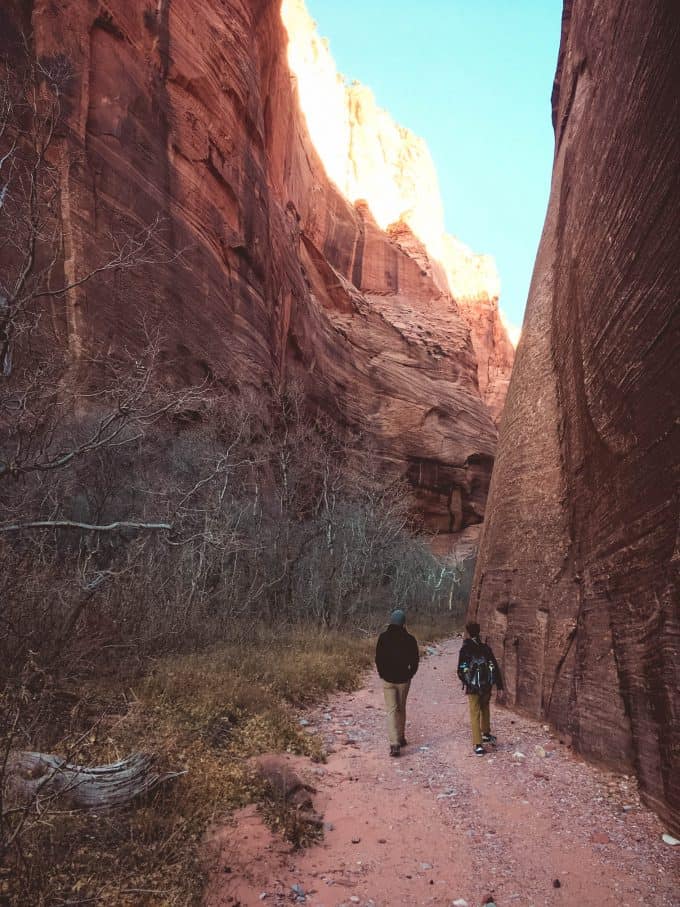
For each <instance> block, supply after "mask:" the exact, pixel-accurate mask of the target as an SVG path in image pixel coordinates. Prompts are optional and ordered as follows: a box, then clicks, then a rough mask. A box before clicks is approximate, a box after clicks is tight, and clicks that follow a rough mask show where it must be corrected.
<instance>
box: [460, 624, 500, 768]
mask: <svg viewBox="0 0 680 907" xmlns="http://www.w3.org/2000/svg"><path fill="white" fill-rule="evenodd" d="M465 629H466V631H467V634H468V638H467V639H466V640H465V641H464V643H463V645H462V647H461V650H460V655H459V656H458V677H459V678H460V680H461V681H462V683H463V689H464V690H465V692H466V694H467V697H468V706H469V708H470V723H471V725H472V746H473V747H474V751H475V755H477V756H483V755H484V754H485V753H486V749H485V747H484V744H485V743H490V744H494V743H495V742H496V738H495V737H494V735H493V734H492V733H491V709H490V703H491V690H492V688H493V686H494V684H495V686H496V688H497V689H498V692H499V693H500V692H501V691H502V689H503V680H502V677H501V671H500V668H499V667H498V662H497V661H496V658H495V656H494V654H493V652H492V651H491V646H488V645H487V644H486V643H483V642H482V641H481V639H480V638H479V636H480V633H481V628H480V626H479V624H478V623H475V622H471V623H469V624H466V625H465Z"/></svg>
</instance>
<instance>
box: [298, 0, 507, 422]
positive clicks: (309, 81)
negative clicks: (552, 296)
mask: <svg viewBox="0 0 680 907" xmlns="http://www.w3.org/2000/svg"><path fill="white" fill-rule="evenodd" d="M282 16H283V21H284V24H285V26H286V30H287V33H288V61H289V65H290V68H291V72H292V73H293V75H294V78H295V83H296V87H297V91H298V95H299V99H300V107H301V109H302V112H303V114H304V117H305V123H306V125H307V128H308V130H309V133H310V137H311V139H312V141H313V144H314V147H315V149H316V150H317V152H318V154H319V157H320V158H321V161H322V163H323V166H324V169H325V170H326V173H327V174H328V176H329V177H330V179H331V180H332V182H333V183H334V185H335V186H337V187H338V189H339V190H340V192H341V193H342V195H343V196H344V197H345V198H347V199H349V200H350V201H352V202H357V201H360V200H361V201H364V202H366V204H367V205H368V207H369V209H370V211H371V214H372V216H373V218H374V219H375V222H376V223H377V225H378V226H379V227H380V228H381V229H382V230H385V231H387V232H389V233H390V235H391V236H392V237H393V238H394V239H395V240H396V241H397V242H398V243H400V245H401V246H402V248H403V249H405V251H407V252H408V253H409V254H411V255H412V256H413V257H415V258H416V260H417V261H418V262H419V264H421V266H422V268H423V270H424V271H426V272H427V274H428V276H430V277H431V278H432V280H433V281H434V283H435V284H436V285H437V286H438V287H439V288H440V289H441V290H442V291H443V292H444V293H445V294H447V295H452V296H453V298H454V299H455V301H456V302H457V303H458V308H459V311H460V313H461V314H462V316H463V318H464V320H465V321H466V322H467V324H468V326H469V327H470V330H471V335H472V344H473V348H474V351H475V355H476V357H477V359H478V364H479V385H480V390H481V393H482V397H483V399H484V401H485V402H486V404H487V406H488V407H489V409H490V410H491V413H492V416H493V418H494V420H496V421H497V420H498V419H499V418H500V414H501V412H502V409H503V403H504V401H505V394H506V392H507V386H508V382H509V380H510V372H511V370H512V364H513V361H514V348H513V346H512V343H511V342H510V340H509V339H508V335H507V331H506V328H505V326H504V324H503V322H502V320H501V317H500V312H499V308H498V300H499V296H500V280H499V278H498V272H497V270H496V265H495V263H494V261H493V259H492V258H491V257H490V256H489V255H479V254H476V253H474V252H473V251H472V250H471V249H470V248H468V247H467V246H466V245H464V244H463V243H462V242H460V241H459V240H458V239H456V238H455V237H453V236H450V235H449V234H447V233H446V230H445V225H444V206H443V203H442V198H441V193H440V189H439V180H438V177H437V171H436V168H435V166H434V162H433V160H432V157H431V155H430V151H429V149H428V147H427V144H426V143H425V142H424V140H423V139H422V138H420V137H419V136H417V135H415V134H414V133H413V132H412V131H411V130H410V129H407V128H405V127H404V126H401V125H399V124H398V123H395V121H394V120H393V119H392V117H391V115H390V114H389V113H388V112H387V111H385V110H383V109H381V108H380V107H379V105H378V104H377V102H376V99H375V96H374V94H373V92H372V91H371V90H370V89H369V88H367V87H366V86H364V85H361V84H360V83H358V82H352V83H349V84H347V83H346V82H345V80H344V78H343V76H342V75H341V74H340V73H339V72H338V70H337V67H336V65H335V61H334V60H333V57H332V55H331V51H330V47H329V44H328V42H327V41H326V39H324V38H322V37H321V36H320V35H319V33H318V31H317V27H316V23H315V22H314V21H313V20H312V18H311V17H310V15H309V13H308V11H307V8H306V6H305V3H304V0H283V5H282Z"/></svg>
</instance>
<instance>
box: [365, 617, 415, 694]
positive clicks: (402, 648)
mask: <svg viewBox="0 0 680 907" xmlns="http://www.w3.org/2000/svg"><path fill="white" fill-rule="evenodd" d="M419 658H420V656H419V653H418V643H417V642H416V638H415V636H411V634H410V633H409V632H408V630H407V629H406V628H405V627H397V626H395V625H394V624H390V626H389V627H388V628H387V629H386V630H385V631H384V632H383V633H381V634H380V636H379V637H378V645H377V646H376V647H375V666H376V668H377V669H378V674H379V675H380V676H381V678H382V679H383V680H386V681H387V682H388V683H406V681H407V680H410V679H411V678H412V677H413V676H414V675H415V673H416V671H417V670H418V661H419Z"/></svg>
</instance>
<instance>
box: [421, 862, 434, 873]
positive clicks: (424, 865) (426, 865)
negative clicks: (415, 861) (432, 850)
mask: <svg viewBox="0 0 680 907" xmlns="http://www.w3.org/2000/svg"><path fill="white" fill-rule="evenodd" d="M420 868H421V869H422V871H423V872H427V870H428V869H432V863H421V864H420Z"/></svg>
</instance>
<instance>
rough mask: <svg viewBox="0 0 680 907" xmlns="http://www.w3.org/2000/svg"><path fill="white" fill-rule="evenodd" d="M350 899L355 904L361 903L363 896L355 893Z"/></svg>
mask: <svg viewBox="0 0 680 907" xmlns="http://www.w3.org/2000/svg"><path fill="white" fill-rule="evenodd" d="M350 901H351V902H352V903H353V904H360V903H361V898H358V897H357V896H356V895H355V894H353V895H352V897H351V898H350Z"/></svg>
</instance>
